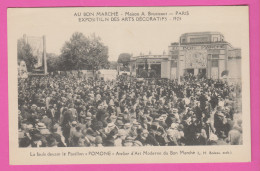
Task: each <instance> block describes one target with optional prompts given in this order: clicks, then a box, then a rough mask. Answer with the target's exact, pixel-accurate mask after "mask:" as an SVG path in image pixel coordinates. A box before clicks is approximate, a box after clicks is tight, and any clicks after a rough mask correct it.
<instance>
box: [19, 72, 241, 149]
mask: <svg viewBox="0 0 260 171" xmlns="http://www.w3.org/2000/svg"><path fill="white" fill-rule="evenodd" d="M18 106H19V110H18V114H19V115H18V116H19V118H18V125H19V126H18V127H19V134H18V137H19V147H103V146H104V147H105V146H191V145H196V146H199V145H200V146H202V145H241V144H242V119H241V86H240V85H238V84H233V85H228V84H227V82H223V81H218V80H211V79H205V78H196V77H185V78H183V79H182V81H181V83H178V82H177V81H176V80H168V79H143V80H139V79H135V78H133V77H127V76H126V77H118V78H117V79H116V80H110V81H103V80H96V79H91V78H85V77H82V76H81V75H73V74H69V75H61V74H55V75H47V76H34V77H29V78H27V79H19V80H18Z"/></svg>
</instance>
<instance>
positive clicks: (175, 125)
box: [171, 123, 179, 129]
mask: <svg viewBox="0 0 260 171" xmlns="http://www.w3.org/2000/svg"><path fill="white" fill-rule="evenodd" d="M178 125H179V124H177V123H172V124H171V128H172V129H177V128H178Z"/></svg>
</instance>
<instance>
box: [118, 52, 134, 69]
mask: <svg viewBox="0 0 260 171" xmlns="http://www.w3.org/2000/svg"><path fill="white" fill-rule="evenodd" d="M130 59H131V55H130V54H129V53H121V54H120V55H119V56H118V60H117V62H118V63H121V64H123V66H124V67H126V66H128V64H129V62H130Z"/></svg>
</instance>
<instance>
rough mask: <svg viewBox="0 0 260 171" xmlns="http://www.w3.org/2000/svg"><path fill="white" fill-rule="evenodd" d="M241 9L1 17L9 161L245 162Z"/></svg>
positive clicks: (246, 100)
mask: <svg viewBox="0 0 260 171" xmlns="http://www.w3.org/2000/svg"><path fill="white" fill-rule="evenodd" d="M249 59H250V57H249V14H248V6H203V7H202V6H201V7H199V6H196V7H188V6H187V7H78V8H75V7H73V8H72V7H71V8H9V9H8V81H9V82H8V83H9V86H8V89H9V90H8V93H9V148H10V164H11V165H32V164H33V165H35V164H120V163H122V164H124V163H198V162H199V163H208V162H210V163H216V162H250V161H251V137H250V82H249V80H250V74H249Z"/></svg>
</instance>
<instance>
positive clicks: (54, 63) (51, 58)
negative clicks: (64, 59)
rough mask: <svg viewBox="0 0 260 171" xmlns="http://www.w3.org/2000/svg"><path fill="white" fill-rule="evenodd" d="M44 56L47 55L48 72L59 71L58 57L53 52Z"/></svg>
mask: <svg viewBox="0 0 260 171" xmlns="http://www.w3.org/2000/svg"><path fill="white" fill-rule="evenodd" d="M46 57H47V66H48V67H47V69H48V72H54V71H59V70H60V66H61V64H60V57H59V56H57V55H56V54H54V53H47V54H46Z"/></svg>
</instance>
